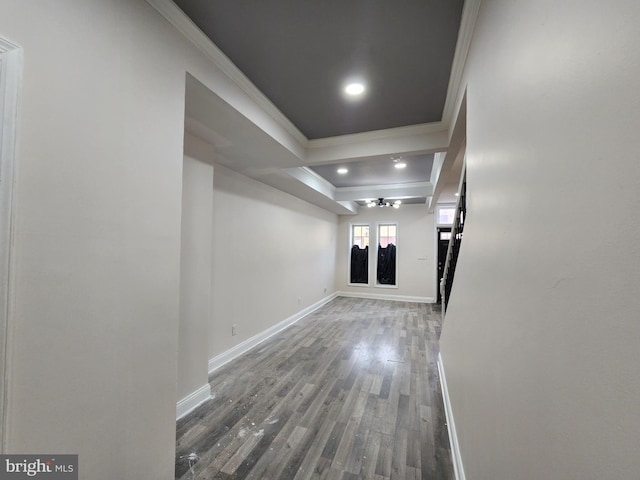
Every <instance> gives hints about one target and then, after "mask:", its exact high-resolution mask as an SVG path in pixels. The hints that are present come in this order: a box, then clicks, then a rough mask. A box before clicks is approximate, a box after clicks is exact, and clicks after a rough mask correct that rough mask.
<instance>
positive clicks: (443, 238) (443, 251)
mask: <svg viewBox="0 0 640 480" xmlns="http://www.w3.org/2000/svg"><path fill="white" fill-rule="evenodd" d="M449 239H451V227H439V228H438V283H437V284H436V289H437V290H438V303H440V301H441V300H442V298H441V295H440V280H441V279H442V275H444V262H445V261H446V260H447V249H448V248H449Z"/></svg>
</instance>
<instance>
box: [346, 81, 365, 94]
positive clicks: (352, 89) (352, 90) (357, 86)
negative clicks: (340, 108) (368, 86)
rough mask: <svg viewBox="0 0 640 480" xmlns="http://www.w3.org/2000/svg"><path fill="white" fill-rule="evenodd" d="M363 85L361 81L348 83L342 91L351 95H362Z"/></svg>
mask: <svg viewBox="0 0 640 480" xmlns="http://www.w3.org/2000/svg"><path fill="white" fill-rule="evenodd" d="M364 90H365V88H364V85H363V84H362V83H350V84H349V85H347V86H346V87H345V88H344V91H345V93H346V94H347V95H351V96H352V97H355V96H358V95H362V94H363V93H364Z"/></svg>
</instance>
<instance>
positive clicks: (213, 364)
mask: <svg viewBox="0 0 640 480" xmlns="http://www.w3.org/2000/svg"><path fill="white" fill-rule="evenodd" d="M337 296H338V294H337V293H333V294H331V295H329V296H328V297H325V298H323V299H322V300H320V301H318V302H316V303H314V304H313V305H310V306H308V307H307V308H305V309H303V310H300V311H299V312H298V313H296V314H294V315H292V316H290V317H289V318H287V319H286V320H283V321H282V322H280V323H277V324H276V325H274V326H272V327H270V328H267V329H266V330H264V331H263V332H260V333H259V334H257V335H254V336H253V337H251V338H249V339H247V340H245V341H244V342H242V343H239V344H238V345H236V346H235V347H233V348H230V349H229V350H227V351H226V352H222V353H221V354H220V355H216V356H215V357H213V358H211V359H209V373H211V372H213V371H214V370H217V369H218V368H220V367H222V366H223V365H225V364H226V363H229V362H230V361H231V360H233V359H234V358H237V357H239V356H240V355H242V354H243V353H246V352H248V351H249V350H251V349H252V348H253V347H255V346H257V345H259V344H260V343H262V342H264V341H265V340H267V339H268V338H270V337H272V336H274V335H275V334H277V333H279V332H281V331H282V330H284V329H285V328H287V327H289V326H291V325H293V324H294V323H296V322H297V321H299V320H301V319H302V318H304V317H306V316H307V315H309V314H310V313H312V312H314V311H315V310H317V309H319V308H320V307H322V306H323V305H325V304H327V303H329V302H330V301H331V300H333V299H334V298H336V297H337Z"/></svg>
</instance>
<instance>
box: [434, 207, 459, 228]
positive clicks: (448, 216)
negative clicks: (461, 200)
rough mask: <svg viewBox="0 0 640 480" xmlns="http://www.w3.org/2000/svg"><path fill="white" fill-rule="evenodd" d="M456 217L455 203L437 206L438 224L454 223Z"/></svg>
mask: <svg viewBox="0 0 640 480" xmlns="http://www.w3.org/2000/svg"><path fill="white" fill-rule="evenodd" d="M455 218H456V206H455V205H443V206H438V207H437V208H436V224H437V225H453V222H454V220H455Z"/></svg>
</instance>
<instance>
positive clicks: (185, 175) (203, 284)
mask: <svg viewBox="0 0 640 480" xmlns="http://www.w3.org/2000/svg"><path fill="white" fill-rule="evenodd" d="M203 143H204V142H201V141H200V142H199V141H198V139H195V138H193V137H191V136H190V135H188V134H185V153H186V154H185V157H184V167H183V169H182V186H183V188H182V235H181V243H180V250H181V254H180V320H179V330H178V396H177V400H180V399H183V398H185V397H187V396H188V395H189V394H191V393H193V392H194V391H196V390H197V389H198V388H201V387H202V386H203V385H206V384H207V382H208V378H209V372H208V368H207V366H208V362H209V342H208V338H209V332H210V322H211V265H212V250H213V238H212V235H213V230H212V228H213V226H212V223H213V164H212V163H211V158H210V157H209V158H208V161H207V153H208V150H209V149H207V148H206V145H204V146H202V147H204V148H202V147H201V148H198V147H199V146H200V144H203Z"/></svg>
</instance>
